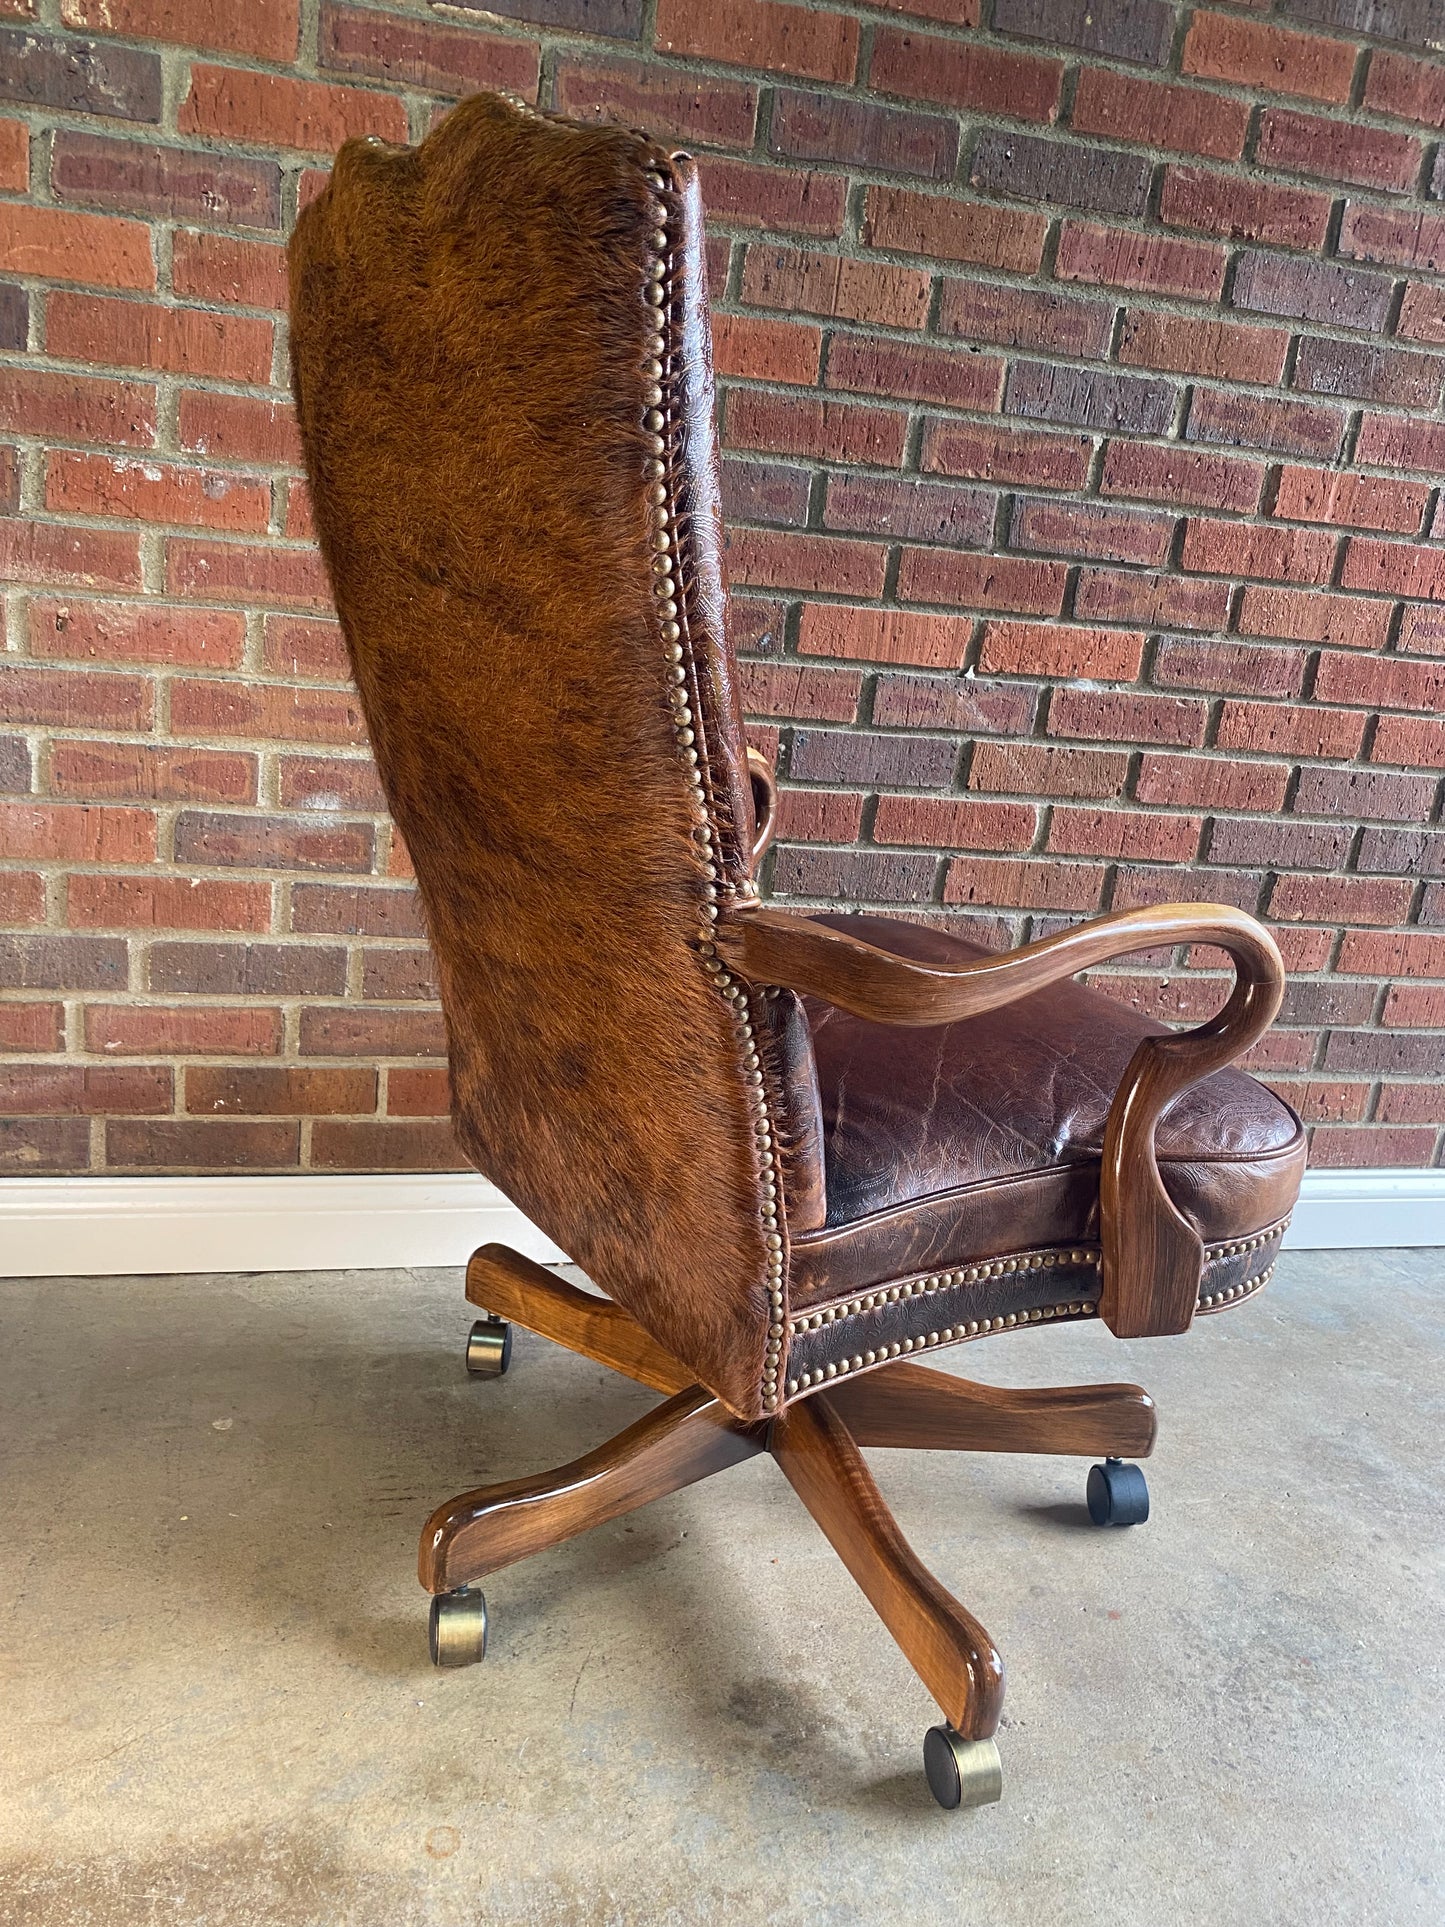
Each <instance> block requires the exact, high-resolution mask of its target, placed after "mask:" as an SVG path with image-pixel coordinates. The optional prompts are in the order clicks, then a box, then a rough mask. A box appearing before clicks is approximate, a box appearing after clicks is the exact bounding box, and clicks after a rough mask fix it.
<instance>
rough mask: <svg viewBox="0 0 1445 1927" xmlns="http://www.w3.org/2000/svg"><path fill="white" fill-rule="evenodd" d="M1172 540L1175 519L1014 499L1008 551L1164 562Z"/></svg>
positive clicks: (1069, 503)
mask: <svg viewBox="0 0 1445 1927" xmlns="http://www.w3.org/2000/svg"><path fill="white" fill-rule="evenodd" d="M1173 534H1174V517H1173V516H1172V515H1160V514H1158V513H1155V512H1151V511H1149V510H1144V509H1123V508H1112V507H1109V506H1107V505H1106V504H1104V503H1101V502H1077V501H1067V502H1061V501H1056V500H1050V499H1049V498H1047V497H1038V496H1016V497H1015V499H1014V504H1013V509H1012V512H1011V514H1010V518H1009V536H1008V539H1009V546H1010V547H1011V548H1015V549H1039V550H1042V551H1043V552H1044V553H1045V554H1046V555H1084V556H1091V557H1094V558H1097V559H1100V560H1103V561H1107V562H1145V563H1159V562H1163V561H1164V559H1165V557H1166V556H1167V555H1168V553H1169V545H1170V541H1171V539H1172V537H1173Z"/></svg>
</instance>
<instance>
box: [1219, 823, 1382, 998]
mask: <svg viewBox="0 0 1445 1927" xmlns="http://www.w3.org/2000/svg"><path fill="white" fill-rule="evenodd" d="M1350 834H1351V832H1350V829H1349V826H1348V825H1347V824H1344V823H1260V822H1255V821H1252V820H1250V819H1248V818H1244V817H1234V816H1227V817H1221V818H1219V819H1218V820H1217V821H1216V822H1215V824H1214V827H1213V829H1212V830H1211V831H1210V833H1209V861H1210V862H1211V863H1224V864H1231V865H1236V866H1238V867H1240V868H1243V869H1265V870H1337V869H1339V867H1340V865H1341V864H1342V863H1343V862H1344V860H1345V857H1346V855H1347V854H1348V853H1349V848H1350ZM1365 1014H1368V1013H1365Z"/></svg>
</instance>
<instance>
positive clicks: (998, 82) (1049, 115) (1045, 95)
mask: <svg viewBox="0 0 1445 1927" xmlns="http://www.w3.org/2000/svg"><path fill="white" fill-rule="evenodd" d="M1063 78H1064V66H1063V62H1062V61H1060V60H1045V59H1040V58H1038V57H1036V56H1034V55H1032V54H1016V53H1010V52H1005V51H1004V50H1003V49H1002V48H999V47H989V46H984V45H981V44H980V43H978V42H976V41H963V40H945V39H942V38H940V37H939V36H937V35H935V34H927V33H917V32H914V31H913V30H911V29H906V28H902V27H878V28H876V29H875V31H874V35H873V60H872V65H871V66H870V68H869V70H868V83H869V85H870V86H871V87H875V88H877V89H878V91H879V92H880V93H884V94H897V95H901V96H902V97H903V98H905V99H911V100H936V101H942V102H943V103H944V104H945V105H947V106H950V107H969V108H976V109H980V110H981V111H983V112H985V113H989V114H1001V115H1005V116H1007V117H1008V118H1009V119H1011V120H1036V121H1051V120H1053V118H1054V116H1055V115H1056V113H1057V112H1058V106H1059V90H1060V87H1061V86H1062V83H1063Z"/></svg>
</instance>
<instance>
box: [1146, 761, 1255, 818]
mask: <svg viewBox="0 0 1445 1927" xmlns="http://www.w3.org/2000/svg"><path fill="white" fill-rule="evenodd" d="M1288 786H1289V769H1288V767H1287V766H1286V765H1284V764H1274V763H1245V762H1239V761H1237V760H1235V759H1234V758H1229V759H1225V758H1223V757H1212V756H1169V755H1166V754H1164V753H1163V752H1162V751H1155V752H1149V753H1146V754H1145V755H1144V756H1143V757H1141V758H1140V762H1139V774H1138V776H1137V777H1136V779H1135V783H1134V796H1135V799H1136V801H1138V802H1140V803H1162V804H1167V805H1172V806H1174V807H1175V808H1179V807H1184V808H1189V807H1193V808H1195V809H1202V810H1264V811H1268V812H1271V813H1272V812H1274V811H1276V810H1280V809H1283V807H1284V797H1285V791H1286V789H1287V788H1288Z"/></svg>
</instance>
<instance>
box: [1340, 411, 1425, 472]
mask: <svg viewBox="0 0 1445 1927" xmlns="http://www.w3.org/2000/svg"><path fill="white" fill-rule="evenodd" d="M1355 459H1356V461H1359V462H1366V463H1373V464H1374V465H1376V466H1377V467H1380V468H1413V469H1418V470H1420V471H1422V472H1424V473H1426V474H1429V473H1430V472H1431V471H1432V470H1439V469H1440V468H1442V467H1445V423H1442V422H1422V421H1414V420H1411V419H1410V418H1408V417H1402V416H1398V415H1371V414H1368V413H1366V414H1365V415H1363V416H1362V417H1361V419H1360V433H1359V438H1358V440H1357V441H1356V443H1355Z"/></svg>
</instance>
